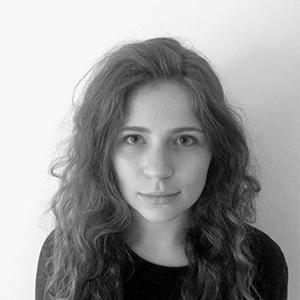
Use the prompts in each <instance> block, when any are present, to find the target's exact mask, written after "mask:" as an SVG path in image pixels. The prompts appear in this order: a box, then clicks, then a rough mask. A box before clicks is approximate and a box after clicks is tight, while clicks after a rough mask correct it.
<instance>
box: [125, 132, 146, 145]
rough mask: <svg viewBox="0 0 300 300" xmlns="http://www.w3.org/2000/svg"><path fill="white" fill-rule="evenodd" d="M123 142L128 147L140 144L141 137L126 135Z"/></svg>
mask: <svg viewBox="0 0 300 300" xmlns="http://www.w3.org/2000/svg"><path fill="white" fill-rule="evenodd" d="M123 140H124V141H125V142H126V143H127V144H130V145H135V144H140V143H141V140H142V138H141V136H139V135H138V134H130V135H126V136H125V137H124V138H123Z"/></svg>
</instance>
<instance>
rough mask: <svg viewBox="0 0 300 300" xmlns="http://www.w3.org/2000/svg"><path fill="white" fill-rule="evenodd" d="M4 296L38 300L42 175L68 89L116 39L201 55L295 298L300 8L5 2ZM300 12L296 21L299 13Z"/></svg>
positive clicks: (256, 0)
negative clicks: (256, 185) (255, 182)
mask: <svg viewBox="0 0 300 300" xmlns="http://www.w3.org/2000/svg"><path fill="white" fill-rule="evenodd" d="M0 6H1V7H0V28H1V29H0V30H1V34H0V38H1V47H0V51H1V55H0V66H1V67H0V76H1V78H0V79H1V118H0V122H1V124H0V128H1V129H0V130H1V155H0V159H1V165H0V166H1V194H2V196H1V198H2V199H1V218H0V220H1V224H0V225H1V226H0V228H1V256H0V257H1V268H0V272H1V275H0V276H1V278H0V279H1V289H0V298H1V299H7V300H8V299H11V300H13V299H18V300H19V299H28V300H29V299H34V284H35V273H36V266H37V260H38V255H39V252H40V248H41V245H42V243H43V241H44V239H45V237H46V236H47V234H48V233H49V231H50V230H51V228H52V223H51V222H52V220H51V217H50V216H47V215H46V216H44V215H43V212H44V211H45V209H46V208H48V203H49V200H50V198H51V196H52V195H53V193H54V192H55V191H56V188H57V181H56V180H55V179H53V178H52V177H51V176H50V175H49V173H48V167H49V163H50V160H51V159H52V157H53V155H54V153H55V149H56V145H57V144H58V143H59V141H60V138H61V137H62V136H63V135H64V134H65V133H66V132H67V129H66V128H67V127H68V122H67V121H66V120H68V116H69V113H70V108H71V101H72V94H73V89H74V87H75V85H76V83H77V82H78V81H79V80H80V78H81V77H82V76H83V75H84V74H85V73H86V72H87V71H88V69H89V68H90V67H91V66H92V65H93V63H95V61H96V60H97V59H98V58H99V57H101V56H102V55H103V54H104V53H105V52H106V51H107V50H109V49H110V48H112V47H113V46H115V45H116V44H118V43H120V42H126V41H131V40H138V39H146V38H151V37H155V36H164V35H166V36H173V37H175V38H179V39H180V40H181V41H182V42H184V43H185V45H187V46H191V47H195V48H197V49H199V50H200V51H201V52H202V53H204V54H205V55H206V57H207V58H208V59H209V60H210V61H211V63H212V65H213V67H214V68H215V70H216V71H217V73H218V74H219V76H220V78H221V81H222V83H223V86H224V89H225V92H226V93H227V96H228V98H229V99H230V101H231V102H232V103H233V104H234V105H236V106H237V107H239V108H240V109H241V110H242V111H243V115H244V119H245V124H246V126H247V128H248V131H249V141H250V145H251V149H252V151H253V155H254V156H255V157H256V160H257V161H258V163H259V165H260V168H259V170H258V177H259V179H260V181H261V184H262V191H261V193H260V195H259V198H258V200H257V208H258V216H257V223H256V226H257V227H258V228H260V229H262V230H264V231H265V232H266V233H267V234H269V235H270V236H271V237H272V238H273V239H274V240H275V241H276V242H277V243H278V244H279V245H280V247H281V249H282V250H283V252H284V254H285V257H286V260H287V263H288V266H289V299H290V300H298V299H300V296H299V283H300V276H299V274H300V272H299V253H300V247H299V235H300V234H299V211H300V205H299V194H300V193H299V163H300V159H299V150H300V147H299V128H300V126H299V120H298V119H299V50H300V47H299V37H300V35H299V23H297V19H298V20H299V9H300V8H299V1H293V0H282V1H279V0H244V1H241V0H236V1H235V0H226V1H222V0H221V1H215V0H209V1H199V0H194V1H189V0H186V1H174V0H168V1H166V0H165V1H159V0H155V1H150V0H149V1H139V0H136V1H130V0H127V1H113V0H112V1H87V0H86V1H74V0H73V1H53V0H52V1H32V0H28V1H6V3H5V2H1V4H0ZM297 14H298V16H297Z"/></svg>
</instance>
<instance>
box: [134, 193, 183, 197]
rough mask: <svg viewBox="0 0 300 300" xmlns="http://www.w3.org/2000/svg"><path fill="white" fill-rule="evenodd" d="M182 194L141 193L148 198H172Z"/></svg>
mask: <svg viewBox="0 0 300 300" xmlns="http://www.w3.org/2000/svg"><path fill="white" fill-rule="evenodd" d="M179 193H180V192H176V193H147V194H144V193H139V194H140V195H142V196H147V197H157V198H158V197H170V196H175V195H178V194H179Z"/></svg>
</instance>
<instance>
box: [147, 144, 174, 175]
mask: <svg viewBox="0 0 300 300" xmlns="http://www.w3.org/2000/svg"><path fill="white" fill-rule="evenodd" d="M173 171H174V170H173V166H172V164H171V158H170V154H169V153H168V150H167V149H164V148H163V147H155V148H153V149H150V150H149V151H147V152H146V153H145V158H144V167H143V172H144V175H145V176H146V177H149V178H157V179H164V178H169V177H171V176H172V174H173Z"/></svg>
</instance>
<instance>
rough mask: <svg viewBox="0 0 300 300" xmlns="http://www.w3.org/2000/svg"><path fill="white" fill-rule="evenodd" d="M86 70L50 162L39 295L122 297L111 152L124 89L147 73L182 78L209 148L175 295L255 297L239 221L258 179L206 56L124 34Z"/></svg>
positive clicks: (125, 219) (127, 215) (150, 77)
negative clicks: (47, 234)
mask: <svg viewBox="0 0 300 300" xmlns="http://www.w3.org/2000/svg"><path fill="white" fill-rule="evenodd" d="M84 78H85V79H86V81H85V86H84V88H83V90H82V93H81V98H80V100H79V99H78V101H77V102H75V103H74V114H73V119H72V120H73V123H72V125H73V126H72V131H71V133H70V135H69V137H68V139H67V142H66V144H65V146H66V147H65V148H64V152H63V154H62V155H60V156H58V157H56V158H55V159H54V160H53V161H52V162H51V165H50V170H51V174H52V175H53V176H55V177H56V178H58V179H59V188H58V190H57V192H56V193H55V194H54V195H53V197H52V199H51V204H50V208H49V211H52V213H53V214H54V218H55V228H54V231H53V234H52V238H51V251H50V252H49V255H48V257H47V263H46V265H45V271H46V272H47V284H46V288H45V293H44V299H51V300H58V299H59V300H62V299H64V300H74V299H76V300H78V299H80V300H83V299H104V300H109V299H117V300H119V299H120V300H121V299H122V297H123V282H124V274H123V269H124V266H125V265H126V264H128V263H129V264H130V265H131V267H132V270H134V264H133V261H132V259H131V257H130V253H129V252H128V251H126V247H125V240H124V232H125V229H126V228H128V226H129V224H130V223H131V220H132V217H131V210H130V208H129V206H128V204H127V202H126V201H125V199H124V198H123V196H122V194H121V192H120V189H119V187H118V184H117V180H116V174H115V171H114V168H113V164H112V152H113V148H114V141H115V140H116V137H117V135H118V131H119V129H120V126H121V124H122V121H123V120H124V117H125V109H126V105H127V102H128V98H129V94H130V93H131V92H132V91H133V90H135V89H136V88H138V87H139V86H141V85H144V84H148V83H151V82H154V81H172V82H176V83H178V84H180V85H182V86H184V87H185V88H186V90H187V91H188V93H189V96H190V99H191V105H192V109H193V112H194V114H195V116H196V117H197V118H198V120H199V121H200V123H201V125H202V127H203V130H204V132H205V134H206V136H207V140H208V144H209V147H210V150H211V153H212V158H211V162H210V166H209V169H208V174H207V180H206V184H205V186H204V189H203V191H202V193H201V195H200V196H199V199H198V200H197V201H196V203H195V204H194V205H193V206H192V208H191V211H192V225H191V227H190V228H189V229H188V230H187V232H186V234H185V240H184V242H185V252H186V255H187V259H188V268H187V272H186V274H185V275H184V278H183V281H182V286H181V292H180V299H181V300H191V299H193V300H197V299H199V300H204V299H205V300H214V299H230V300H238V299H247V300H253V299H255V298H254V295H255V294H256V291H255V288H254V285H253V280H254V275H255V264H254V262H253V255H252V253H251V251H250V247H249V241H248V239H247V227H248V224H249V223H253V222H254V221H255V197H256V195H257V193H258V192H259V190H260V184H259V182H258V180H257V179H256V178H255V174H254V172H253V170H254V169H253V168H252V167H253V165H254V164H253V163H252V160H250V158H251V156H250V153H249V147H248V142H247V134H246V130H245V128H244V126H243V122H242V118H241V116H240V114H239V113H238V112H237V111H236V109H234V108H233V107H232V106H231V105H230V104H229V103H228V101H227V99H226V97H225V95H224V92H223V88H222V86H221V83H220V80H219V79H218V76H217V75H216V72H215V71H214V70H213V69H212V67H211V65H210V63H209V62H208V59H206V58H204V56H203V55H202V54H201V55H200V54H199V53H198V50H195V49H193V48H192V47H187V46H184V45H183V42H179V40H178V39H175V38H172V37H158V38H151V39H147V40H143V41H131V42H126V43H123V44H121V45H118V46H117V47H115V48H113V49H111V50H110V51H108V52H107V53H106V54H105V55H104V56H103V57H101V59H100V60H99V61H98V62H97V63H96V64H95V65H94V67H93V68H92V69H91V70H90V71H89V72H88V73H87V74H86V76H85V77H84Z"/></svg>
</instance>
